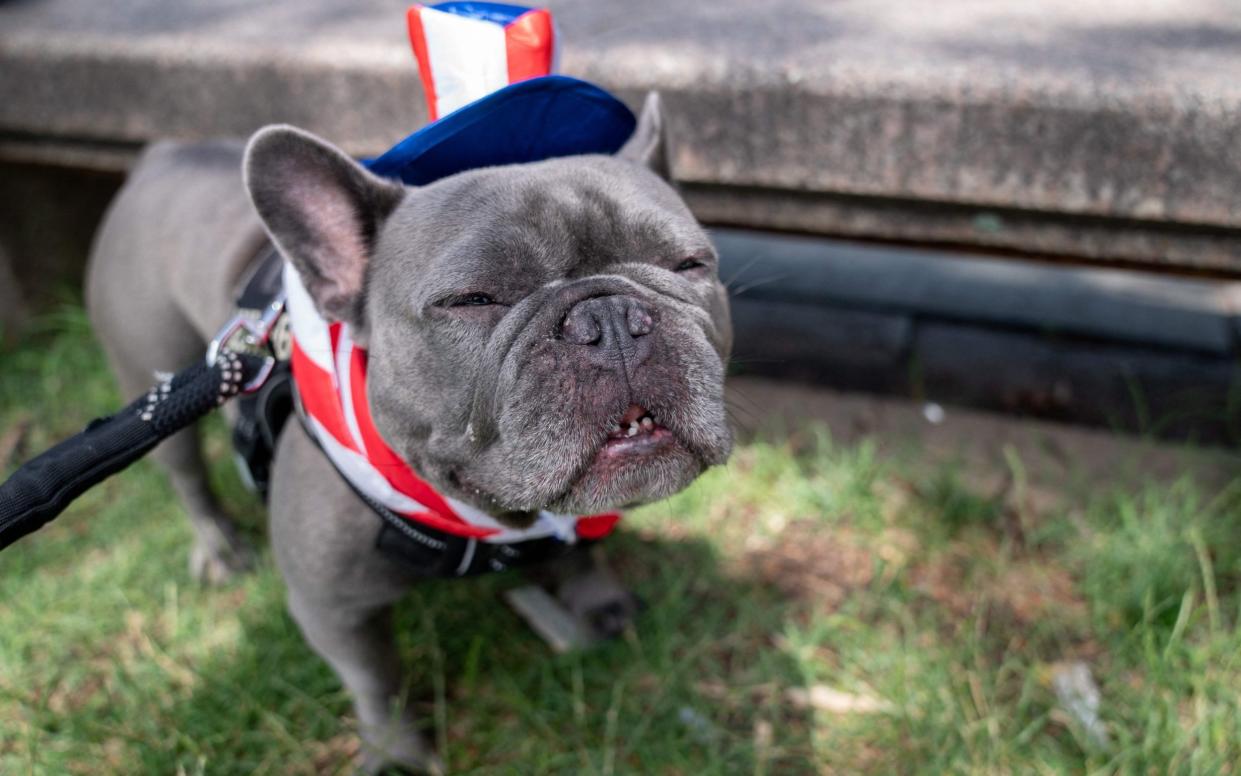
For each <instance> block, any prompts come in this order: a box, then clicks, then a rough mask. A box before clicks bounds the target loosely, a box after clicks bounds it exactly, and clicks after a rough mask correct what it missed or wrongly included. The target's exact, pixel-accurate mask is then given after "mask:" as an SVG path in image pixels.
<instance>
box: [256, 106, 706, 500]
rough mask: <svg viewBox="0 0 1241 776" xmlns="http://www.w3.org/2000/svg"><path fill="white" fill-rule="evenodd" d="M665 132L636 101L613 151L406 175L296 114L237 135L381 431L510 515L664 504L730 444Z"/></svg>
mask: <svg viewBox="0 0 1241 776" xmlns="http://www.w3.org/2000/svg"><path fill="white" fill-rule="evenodd" d="M662 126H663V122H662V120H661V117H660V108H659V100H658V98H657V97H656V96H655V95H651V97H649V98H648V99H647V102H646V106H645V108H644V110H643V112H642V116H641V118H640V120H639V122H638V128H637V130H636V131H635V132H634V135H633V137H632V138H631V139H630V140H629V142H628V143H627V144H626V145H625V147H624V148H623V149H622V150H621V151H620V152H619V153H618V154H617V155H616V156H577V157H568V158H562V159H553V160H549V161H544V162H537V163H531V164H520V165H512V166H505V167H490V168H485V169H479V170H473V171H469V172H465V173H461V174H458V175H454V176H452V177H449V178H445V179H443V180H440V181H437V182H435V183H433V184H430V185H428V186H424V187H419V188H410V187H405V186H402V185H400V184H398V183H394V182H392V181H388V180H383V179H380V178H378V177H376V176H374V175H372V174H371V173H369V172H367V171H366V170H365V169H364V168H363V167H361V166H360V165H359V164H357V163H356V162H354V161H353V160H352V159H350V158H349V157H347V156H346V155H345V154H343V153H341V152H340V151H339V150H337V149H336V148H334V147H332V146H331V145H329V144H327V143H326V142H324V141H322V140H320V139H318V138H316V137H314V136H313V135H310V134H307V133H305V132H302V131H300V130H297V129H294V128H291V127H269V128H266V129H264V130H262V131H260V132H259V133H258V134H256V135H255V136H254V138H253V139H252V140H251V142H250V146H249V148H248V149H247V154H246V161H245V175H246V184H247V187H248V188H249V191H250V195H251V198H252V200H253V202H254V205H255V208H256V209H257V211H258V213H259V216H260V217H261V218H262V220H263V222H264V224H265V225H266V227H267V230H268V231H269V233H270V234H271V236H272V238H273V239H274V240H275V242H276V244H277V245H278V246H279V248H280V250H281V252H282V253H283V254H284V255H285V256H286V257H287V258H288V259H289V260H290V261H292V262H293V264H294V266H295V267H296V268H297V270H298V271H299V273H300V274H301V277H302V278H303V281H304V283H305V285H306V287H307V289H308V291H309V292H310V295H311V296H312V298H313V299H314V301H315V304H316V305H317V306H318V308H319V311H320V312H321V313H322V314H323V315H324V316H325V317H326V318H328V319H331V320H340V321H344V322H346V323H347V324H348V325H349V326H350V328H351V332H352V333H353V335H354V339H355V340H356V341H357V342H359V343H361V344H362V345H364V346H365V347H366V348H367V349H368V351H369V366H368V386H367V390H368V398H369V401H370V403H371V412H372V415H373V417H374V420H375V424H376V427H377V428H378V430H379V432H380V433H381V434H382V436H383V437H384V439H385V441H387V442H388V444H389V445H390V446H391V447H392V449H393V450H395V451H396V452H398V453H399V454H401V455H402V456H403V457H404V458H405V459H406V460H407V461H408V462H409V463H410V464H411V465H412V466H413V467H414V469H415V470H417V471H418V472H419V473H420V474H421V475H422V476H423V477H424V478H426V479H427V480H428V481H430V482H431V483H432V484H433V485H434V486H435V487H437V488H440V489H441V490H442V491H443V492H445V493H448V494H450V495H452V496H454V497H456V498H460V499H462V500H464V501H467V502H469V503H472V504H474V505H476V506H479V507H481V508H483V509H487V510H489V511H491V512H493V513H496V514H503V513H511V515H509V516H508V519H510V520H512V521H514V522H516V523H520V522H521V521H522V519H523V517H522V515H523V513H529V512H531V511H534V510H539V509H549V510H552V511H557V512H562V513H587V512H596V511H600V510H603V509H609V508H613V507H618V506H625V505H631V504H637V503H642V502H646V501H651V500H654V499H659V498H662V497H665V496H668V495H670V494H672V493H674V492H676V491H678V490H680V489H681V488H683V487H685V486H686V485H688V484H689V483H690V482H691V481H692V480H693V479H694V478H695V477H697V476H698V474H699V473H701V472H702V471H703V469H704V468H706V467H708V466H711V465H713V464H718V463H722V462H723V461H724V460H725V459H726V458H727V456H728V452H729V449H730V446H731V435H730V433H729V429H728V426H727V423H726V420H725V413H724V404H723V382H724V366H725V361H726V359H727V357H728V351H729V347H730V341H731V329H730V325H729V317H728V302H727V295H726V293H725V290H724V288H723V286H722V285H721V283H720V281H719V277H718V273H717V259H716V254H715V251H714V249H713V248H712V246H711V243H710V241H709V240H708V238H707V235H706V233H705V232H704V231H703V230H702V228H701V227H700V226H699V225H698V223H697V222H696V221H695V220H694V218H693V216H692V215H690V212H689V210H688V209H687V208H686V206H685V203H684V202H683V201H682V200H681V198H680V197H679V196H678V195H677V193H676V192H675V191H674V190H673V189H672V188H671V187H670V186H669V185H668V183H667V182H666V181H665V180H664V179H663V177H662V174H663V173H664V171H665V170H666V164H665V146H664V138H663V131H662ZM502 519H503V518H502Z"/></svg>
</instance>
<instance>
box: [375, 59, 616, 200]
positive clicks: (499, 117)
mask: <svg viewBox="0 0 1241 776" xmlns="http://www.w3.org/2000/svg"><path fill="white" fill-rule="evenodd" d="M636 124H637V121H636V120H635V119H634V115H633V113H632V112H631V111H630V110H629V108H627V107H625V104H624V103H622V102H621V101H620V100H618V99H616V98H615V97H613V96H612V95H610V94H608V93H607V92H605V91H604V90H603V89H600V88H599V87H597V86H595V85H593V84H589V83H587V82H585V81H579V80H578V79H576V78H569V77H567V76H561V75H550V76H544V77H541V78H532V79H530V80H527V81H520V82H518V83H515V84H510V85H508V86H506V87H504V88H503V89H500V90H498V91H495V92H492V93H491V94H489V95H487V96H486V97H483V98H481V99H479V100H475V101H474V102H472V103H470V104H468V105H465V106H463V107H461V108H459V109H457V110H455V111H453V112H452V113H450V114H448V115H447V116H444V117H443V118H441V119H439V120H438V121H434V122H432V123H430V124H428V125H427V126H425V127H423V128H422V129H420V130H418V131H417V132H415V133H413V134H412V135H410V136H409V137H407V138H405V139H404V140H402V141H401V142H399V143H397V144H396V145H395V146H393V147H392V148H391V149H390V150H389V151H387V152H386V153H384V154H383V155H382V156H379V157H377V158H375V159H371V160H369V161H365V162H363V163H364V164H365V165H366V166H367V167H368V168H370V170H371V171H372V172H374V173H375V174H377V175H382V176H384V177H388V178H399V179H400V180H402V181H404V182H405V183H408V184H410V185H413V186H422V185H425V184H427V183H431V182H433V181H436V180H439V179H440V178H445V177H447V176H449V175H454V174H456V173H459V172H464V171H466V170H472V169H476V168H479V167H492V166H495V165H501V164H520V163H524V162H538V161H542V160H544V159H553V158H557V157H561V156H575V155H578V154H613V153H616V152H617V151H619V150H620V148H621V146H623V145H624V144H625V141H626V140H628V139H629V136H630V135H632V134H633V130H634V126H635V125H636Z"/></svg>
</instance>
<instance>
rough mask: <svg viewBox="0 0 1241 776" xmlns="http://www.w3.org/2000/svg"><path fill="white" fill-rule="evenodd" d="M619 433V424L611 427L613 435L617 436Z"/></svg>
mask: <svg viewBox="0 0 1241 776" xmlns="http://www.w3.org/2000/svg"><path fill="white" fill-rule="evenodd" d="M620 432H621V427H620V424H619V423H617V424H616V425H614V426H612V433H613V434H619V433H620Z"/></svg>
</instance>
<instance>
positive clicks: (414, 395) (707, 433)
mask: <svg viewBox="0 0 1241 776" xmlns="http://www.w3.org/2000/svg"><path fill="white" fill-rule="evenodd" d="M665 148H666V146H665V139H664V131H663V120H662V118H661V111H660V102H659V99H658V96H657V95H655V94H651V95H649V96H648V98H647V100H646V103H645V105H644V108H643V111H642V115H641V117H640V119H639V121H638V125H637V129H636V130H635V131H634V134H633V136H632V137H631V138H630V140H629V141H628V142H627V143H626V145H625V146H624V147H623V148H622V149H621V151H620V152H619V153H617V154H616V155H615V156H602V155H589V156H576V157H568V158H561V159H553V160H548V161H543V162H537V163H530V164H520V165H511V166H502V167H491V168H484V169H478V170H473V171H469V172H464V173H460V174H457V175H454V176H452V177H449V178H445V179H443V180H440V181H437V182H435V183H433V184H430V185H427V186H423V187H418V188H412V187H407V186H403V185H401V184H399V183H395V182H393V181H390V180H385V179H381V178H378V177H376V176H375V175H373V174H371V173H370V172H368V171H367V170H366V169H364V168H363V167H362V166H361V165H359V164H358V163H356V162H355V161H354V160H352V159H351V158H349V157H348V156H346V155H345V154H344V153H342V152H341V151H339V150H337V149H336V148H335V147H333V146H331V145H329V144H328V143H327V142H325V141H323V140H321V139H319V138H317V137H315V136H313V135H311V134H308V133H306V132H303V131H301V130H298V129H295V128H292V127H287V126H274V127H267V128H265V129H263V130H261V131H259V132H258V133H257V134H256V135H255V136H254V137H253V138H252V139H251V140H250V142H249V144H248V146H246V147H245V148H244V149H243V147H242V146H241V144H239V143H223V142H220V143H200V144H171V143H161V144H156V145H154V146H152V147H151V148H150V149H149V150H148V151H147V152H145V153H144V155H143V157H142V159H141V160H140V161H139V163H138V164H137V165H136V167H135V168H134V170H133V172H132V174H131V175H130V177H129V180H128V181H127V182H126V184H125V186H124V188H123V189H122V191H121V193H120V194H119V195H118V197H117V199H116V201H115V202H114V203H113V205H112V207H111V209H110V210H109V212H108V214H107V216H106V218H105V221H104V224H103V226H102V227H101V230H100V232H99V234H98V236H97V238H96V243H95V247H94V250H93V254H92V258H91V262H90V266H89V270H88V278H87V298H88V305H89V308H90V314H91V319H92V321H93V323H94V325H95V330H96V332H97V334H98V337H99V339H100V340H101V341H102V343H103V346H104V348H105V350H106V351H107V354H108V358H109V361H110V363H111V366H112V368H113V370H114V371H115V373H116V376H117V378H118V380H119V382H120V385H121V387H122V389H123V390H124V392H125V393H126V394H127V395H137V394H138V393H140V392H141V391H143V390H145V389H146V388H147V387H148V386H149V384H150V383H151V381H152V375H153V373H154V372H156V371H157V370H158V371H170V370H175V369H178V368H180V367H182V366H184V365H186V364H188V363H191V362H192V361H193V360H194V359H197V358H201V357H202V354H203V351H204V344H205V342H206V341H207V340H209V338H210V337H211V336H212V335H213V334H214V333H215V332H216V331H217V330H218V329H219V327H220V326H221V325H222V324H223V323H224V322H225V321H226V320H227V319H228V318H229V317H230V315H231V314H232V307H233V300H234V298H235V296H236V292H237V290H238V284H239V283H240V282H241V279H242V278H243V277H244V275H245V274H246V271H247V269H248V267H249V266H250V265H251V264H252V263H253V262H254V261H255V259H256V257H257V256H258V254H259V252H260V249H261V246H262V245H263V244H264V243H265V241H266V240H267V239H271V240H273V241H274V242H275V244H276V246H277V247H278V248H279V250H280V252H281V254H282V255H283V256H284V258H285V260H286V261H289V262H292V264H293V266H294V267H295V268H296V269H297V270H298V272H299V273H300V276H301V277H302V278H303V281H304V284H305V285H306V287H307V289H308V291H309V292H310V295H311V297H312V298H313V300H314V301H315V304H316V306H317V307H318V309H319V311H320V312H321V314H322V315H323V316H325V317H326V318H327V319H329V320H340V321H344V322H346V323H347V324H348V325H349V326H350V327H351V331H352V333H353V335H354V338H355V341H357V342H359V343H360V344H362V345H363V346H364V347H366V348H367V349H368V352H369V364H370V366H369V376H368V399H369V401H370V403H371V408H372V414H373V417H374V420H375V424H376V427H377V428H378V430H379V432H380V434H381V435H382V436H383V438H384V440H385V441H386V442H387V443H388V444H389V445H390V446H391V447H392V449H393V450H395V451H397V452H399V453H400V454H401V455H402V456H404V458H405V459H406V460H407V461H408V462H409V463H410V464H411V465H412V466H413V467H414V469H415V470H416V471H417V472H419V474H420V475H421V476H422V477H423V478H424V479H425V480H427V481H428V482H430V483H431V484H432V485H433V486H434V487H435V488H437V489H439V491H440V492H441V493H445V494H448V495H451V496H454V497H455V498H458V499H460V500H462V501H465V502H467V503H470V504H473V505H475V506H477V507H480V508H482V509H484V510H487V511H489V512H490V513H491V514H493V515H496V516H497V518H498V519H500V520H510V521H514V523H515V524H519V523H520V522H521V521H522V520H523V519H528V516H529V514H530V513H531V512H532V511H535V510H539V509H548V510H551V511H554V512H558V513H562V514H588V513H597V512H599V511H602V510H607V509H612V508H616V507H623V506H630V505H635V504H640V503H644V502H649V501H652V500H656V499H660V498H663V497H666V496H668V495H670V494H672V493H674V492H676V491H678V490H680V489H681V488H684V487H685V486H686V485H688V484H689V483H690V482H691V481H692V480H694V479H695V477H697V476H698V475H699V474H700V473H701V472H702V471H703V470H704V469H705V468H707V467H709V466H712V465H715V464H719V463H722V462H723V461H724V460H725V459H726V458H727V456H728V453H729V450H730V446H731V434H730V431H729V428H728V425H727V422H726V418H725V411H724V404H723V382H724V370H725V362H726V359H727V357H728V352H729V347H730V343H731V329H730V324H729V316H728V302H727V295H726V292H725V289H724V287H723V286H722V284H721V283H720V281H719V277H718V273H717V258H716V254H715V252H714V250H713V248H712V246H711V243H710V241H709V239H708V237H707V235H706V233H705V232H704V231H703V229H702V228H701V227H700V226H699V225H698V223H697V222H696V221H695V220H694V218H693V216H692V215H691V214H690V212H689V210H688V208H687V207H686V205H685V204H684V202H683V201H682V200H681V198H680V197H679V196H678V194H677V193H676V192H675V191H674V189H673V188H672V187H671V186H670V185H669V184H668V182H667V180H666V178H667V169H668V167H667V160H666V150H665ZM247 192H248V193H249V198H247V197H246V196H245V195H246V193H247ZM635 409H636V410H639V411H643V412H644V413H645V414H647V415H649V416H651V417H652V418H653V419H654V420H655V421H657V425H655V426H654V427H653V428H651V429H650V430H649V431H644V432H643V433H641V434H639V435H637V436H634V437H629V436H627V435H617V434H616V433H615V432H614V428H615V426H616V425H617V423H618V421H620V419H621V418H622V417H628V415H632V414H633V413H634V412H635ZM156 456H157V459H158V461H159V462H160V463H161V464H162V465H163V466H164V467H165V468H166V469H167V470H168V472H169V474H170V476H171V480H172V483H173V486H174V488H175V490H176V492H177V494H178V495H179V497H180V498H181V500H182V501H183V502H184V505H185V507H186V510H187V512H188V513H189V517H190V520H191V522H192V523H193V527H194V532H195V544H194V547H193V549H192V551H191V554H190V565H191V571H192V573H193V574H194V575H195V576H196V577H197V578H199V579H201V580H204V581H207V582H220V581H223V580H225V579H227V578H229V577H230V576H231V575H233V574H234V573H236V572H238V571H241V570H243V569H245V568H246V567H247V566H248V565H249V564H250V562H251V557H252V556H251V552H250V550H249V549H248V548H247V547H246V546H245V544H244V543H243V542H242V541H241V540H240V538H239V536H238V534H237V531H236V530H235V528H234V524H233V521H232V520H231V519H230V518H229V517H228V516H227V515H226V514H225V513H224V512H223V511H222V510H221V508H220V506H219V505H218V503H217V501H216V500H215V498H214V497H213V495H212V493H211V491H210V489H209V487H208V484H207V479H206V476H205V473H204V465H203V458H202V453H201V451H200V449H199V444H198V439H197V437H196V435H195V434H194V433H193V432H192V431H189V432H183V433H181V434H179V435H178V436H176V437H174V438H172V439H169V440H168V441H166V442H165V443H164V444H163V445H162V446H161V447H160V448H159V450H158V451H157V453H156ZM270 513H271V517H270V535H271V542H272V547H273V552H274V555H275V559H276V562H277V564H278V566H279V568H280V571H281V572H282V574H283V576H284V578H285V581H286V582H287V585H288V605H289V610H290V612H291V613H292V616H293V618H294V619H295V620H296V622H297V623H298V625H299V626H300V627H301V629H302V631H303V633H304V634H305V637H306V639H307V641H308V642H309V643H310V644H311V646H312V647H313V648H314V649H315V650H316V651H317V652H318V653H319V654H320V655H322V656H323V657H324V658H325V659H326V660H327V661H328V663H330V664H331V666H332V668H333V669H335V671H336V673H337V674H338V675H339V676H340V678H341V680H342V681H343V682H344V684H345V686H346V687H347V688H348V689H349V691H350V693H351V694H352V697H353V700H354V705H355V711H356V713H357V718H358V723H359V730H360V732H361V737H362V740H363V749H364V751H365V752H366V761H365V763H364V764H363V767H364V768H365V769H367V770H378V769H380V768H381V767H385V766H386V765H388V764H396V765H400V766H404V767H407V768H410V769H413V770H422V771H432V772H434V771H437V770H438V769H440V768H441V766H440V765H439V760H438V759H437V758H436V756H435V754H434V753H432V752H431V751H430V749H429V748H428V747H427V745H426V744H425V743H424V742H423V740H422V737H421V736H420V734H419V732H418V730H417V722H416V720H415V719H414V718H413V716H412V714H411V713H410V712H409V711H407V710H400V709H397V707H396V705H395V704H397V702H398V698H399V697H400V693H401V688H402V677H401V673H400V667H399V666H400V661H399V660H398V658H397V654H396V651H395V642H394V638H393V631H392V625H391V609H392V605H393V603H394V602H395V601H396V600H397V599H399V598H400V597H401V596H402V595H403V594H404V593H406V592H407V591H408V590H409V589H410V587H411V586H412V585H413V584H415V583H416V582H417V581H418V580H419V579H420V578H421V577H420V576H419V574H418V573H417V572H416V571H415V570H413V569H411V568H409V567H407V566H405V565H403V564H402V563H401V562H400V561H399V560H394V559H391V558H389V557H388V556H387V555H384V554H381V553H379V552H378V551H377V550H376V549H375V537H376V535H377V533H378V531H379V527H380V522H379V520H378V519H377V518H376V516H375V515H374V514H372V513H371V512H370V510H369V509H368V507H367V506H366V505H365V504H364V503H363V502H362V501H361V500H359V498H358V496H357V495H355V493H354V491H353V490H352V489H351V488H350V487H349V486H348V485H347V484H346V483H345V481H344V480H343V479H342V478H341V477H340V476H339V475H338V474H337V472H336V471H335V470H334V469H333V468H332V465H331V463H330V462H329V461H328V460H327V458H326V457H325V456H324V455H323V454H322V453H321V452H320V451H319V449H318V448H317V447H316V446H315V444H314V443H313V442H312V441H311V440H310V438H309V437H308V436H307V434H306V432H305V431H304V429H303V428H302V427H301V426H300V424H298V423H296V422H291V423H289V424H287V425H286V426H285V431H284V433H283V434H282V436H281V439H280V441H279V445H278V450H277V454H276V460H275V463H274V470H273V472H272V482H271V489H270ZM558 565H559V568H560V569H562V571H559V572H557V571H555V570H553V572H551V576H550V578H551V579H552V580H553V582H550V583H549V584H550V585H553V586H554V587H553V589H554V591H555V592H558V593H559V595H560V596H561V598H562V600H563V601H564V602H565V604H566V606H568V607H569V608H570V609H571V610H572V611H573V612H574V613H575V614H577V615H578V616H580V617H583V618H586V619H587V620H588V619H589V618H590V616H591V615H592V613H593V612H598V611H602V610H607V611H610V612H613V613H615V612H616V611H617V607H618V606H619V607H621V611H622V612H623V613H624V615H625V616H629V615H631V614H632V611H633V607H632V598H631V597H629V595H628V594H627V593H626V592H625V590H624V588H623V587H621V586H620V584H619V583H618V582H617V581H616V579H615V578H614V577H613V576H612V575H611V573H610V572H609V571H607V570H606V568H605V567H601V566H600V565H598V564H596V563H594V562H593V560H592V559H591V558H589V557H583V554H582V553H576V554H571V555H570V556H569V558H568V559H566V560H565V561H563V562H561V563H559V564H558ZM613 624H614V623H613ZM394 709H397V710H394Z"/></svg>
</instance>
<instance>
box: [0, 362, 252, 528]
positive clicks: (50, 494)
mask: <svg viewBox="0 0 1241 776" xmlns="http://www.w3.org/2000/svg"><path fill="white" fill-rule="evenodd" d="M264 367H265V359H263V358H261V357H257V356H251V355H247V354H239V353H233V352H231V351H224V352H221V353H220V355H219V357H218V358H216V360H215V363H214V364H211V365H208V364H206V363H204V362H199V363H196V364H194V365H193V366H191V367H189V368H188V369H185V370H183V371H181V372H179V373H178V374H176V375H172V376H169V377H167V378H166V379H163V380H160V381H159V382H158V383H156V385H155V386H153V387H152V388H151V390H150V391H148V392H147V393H146V395H145V396H142V397H141V398H139V399H137V400H136V401H134V402H133V403H131V404H130V405H129V406H128V407H126V408H125V409H123V410H121V411H120V412H118V413H116V414H115V415H111V416H109V417H106V418H98V419H96V420H93V421H91V423H90V424H89V425H88V426H87V427H86V428H85V429H84V430H83V431H82V432H81V433H79V434H75V435H74V436H72V437H70V438H69V439H66V440H65V441H63V442H61V443H59V444H57V445H56V446H55V447H53V448H52V449H50V450H48V451H46V452H44V453H43V454H41V455H39V456H38V457H36V458H34V459H33V460H31V461H29V462H27V463H26V464H24V465H22V466H21V467H20V468H18V470H17V471H16V472H14V473H13V475H12V476H11V477H9V478H8V480H6V481H5V482H4V484H2V485H0V549H4V548H5V547H8V546H9V545H10V544H12V543H13V542H15V541H17V540H18V539H20V538H21V537H23V536H25V535H26V534H28V533H31V532H32V531H35V530H37V529H39V528H41V527H43V526H44V525H46V524H47V523H49V522H50V521H52V520H53V519H55V518H56V517H57V516H58V515H59V514H60V513H61V512H63V511H64V510H65V508H66V507H68V506H69V504H70V503H71V502H72V501H73V500H74V499H75V498H77V497H78V496H80V495H82V493H84V492H85V491H86V490H87V489H89V488H90V487H92V486H93V485H95V484H97V483H99V482H101V481H102V480H104V479H106V478H107V477H109V476H111V475H113V474H116V473H117V472H119V471H121V470H122V469H124V468H126V467H127V466H129V465H130V464H131V463H133V462H134V461H136V460H138V459H139V458H141V457H142V456H144V455H146V454H147V453H148V452H150V451H151V449H152V448H154V447H155V446H156V445H157V444H159V442H160V441H161V440H163V439H166V438H167V437H170V436H172V435H173V434H175V433H176V432H178V431H180V430H181V429H183V428H185V427H186V426H188V425H190V424H191V423H193V422H194V421H196V420H198V419H199V418H200V417H202V416H203V415H205V414H207V413H208V412H210V411H211V410H213V409H215V408H216V407H218V406H220V405H221V404H223V403H224V402H225V401H227V400H228V399H229V398H231V397H233V396H236V395H237V394H238V393H239V392H240V391H241V389H242V386H244V385H246V384H248V383H250V382H251V381H252V380H254V378H255V377H256V376H257V375H258V374H259V373H260V372H261V370H262V369H263V368H264Z"/></svg>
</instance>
